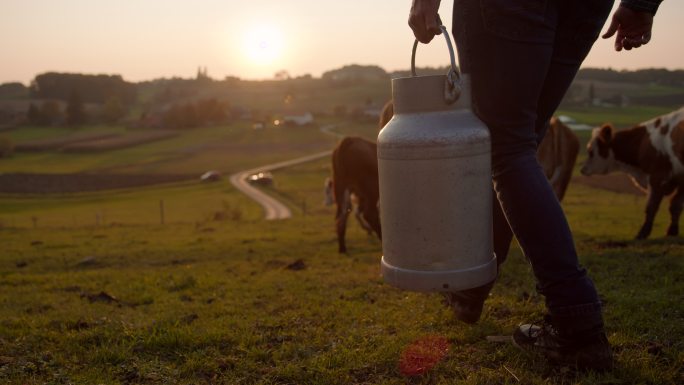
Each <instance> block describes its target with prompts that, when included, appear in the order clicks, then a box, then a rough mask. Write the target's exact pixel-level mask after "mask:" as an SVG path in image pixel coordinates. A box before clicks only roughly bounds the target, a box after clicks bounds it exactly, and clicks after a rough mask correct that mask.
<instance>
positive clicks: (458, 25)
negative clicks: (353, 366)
mask: <svg viewBox="0 0 684 385" xmlns="http://www.w3.org/2000/svg"><path fill="white" fill-rule="evenodd" d="M612 5H613V0H455V2H454V18H453V21H454V25H453V33H454V37H455V40H456V45H457V48H458V54H459V61H460V64H461V70H462V72H464V73H467V74H470V76H471V79H472V87H473V88H472V94H473V105H474V110H475V113H476V114H477V115H478V116H479V117H480V119H481V120H482V121H483V122H484V123H485V124H486V125H487V127H488V128H489V130H490V134H491V139H492V179H493V182H494V183H493V186H494V191H495V197H496V198H497V202H494V251H495V252H496V253H497V257H498V260H499V263H501V262H503V261H504V260H505V258H506V254H507V253H508V247H509V245H510V241H511V238H512V233H514V234H515V236H516V238H517V239H518V242H519V244H520V246H521V248H522V250H523V252H524V254H525V256H526V257H527V259H528V260H529V262H530V264H531V265H532V269H533V271H534V275H535V277H536V280H537V290H538V292H539V293H541V294H542V295H544V297H545V300H546V305H547V308H548V311H549V314H550V315H551V317H552V318H555V319H556V320H557V322H558V323H563V322H564V320H567V322H566V323H567V328H573V327H575V326H573V325H578V324H586V325H585V326H587V327H591V326H592V325H593V326H596V325H598V324H601V323H602V321H601V304H600V300H599V298H598V294H597V292H596V289H595V287H594V284H593V282H592V281H591V280H590V279H589V277H588V276H587V273H586V270H585V269H584V268H583V267H581V266H580V264H579V261H578V258H577V252H576V250H575V246H574V241H573V238H572V234H571V231H570V227H569V226H568V223H567V220H566V218H565V214H564V213H563V210H562V208H561V206H560V204H559V202H558V200H557V198H556V196H555V194H554V192H553V189H552V188H551V186H550V184H549V182H548V180H547V179H546V177H545V176H544V173H543V171H542V168H541V166H540V165H539V163H538V161H537V158H536V150H537V146H538V144H539V143H540V142H541V140H542V139H543V137H544V135H545V133H546V130H547V128H548V122H549V119H550V118H551V116H552V115H553V113H554V111H555V110H556V108H558V105H559V104H560V102H561V99H562V98H563V95H564V94H565V92H566V91H567V89H568V87H569V86H570V84H571V83H572V80H573V78H574V77H575V74H576V73H577V70H578V69H579V67H580V65H581V63H582V61H583V60H584V58H585V57H586V55H587V54H588V53H589V50H590V49H591V46H592V45H593V43H594V42H595V40H596V39H597V37H598V34H599V33H600V30H601V28H602V26H603V24H604V22H605V20H606V18H607V17H608V14H609V12H610V10H611V8H612ZM509 226H510V227H509ZM511 230H512V233H511ZM491 287H492V284H490V285H486V286H483V287H481V288H477V289H473V290H470V291H466V293H468V292H469V293H470V294H471V295H473V296H475V297H478V296H479V297H480V298H481V299H482V300H484V298H486V295H487V294H488V293H489V290H490V289H491ZM578 321H581V322H578ZM584 321H586V322H584Z"/></svg>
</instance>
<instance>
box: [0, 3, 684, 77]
mask: <svg viewBox="0 0 684 385" xmlns="http://www.w3.org/2000/svg"><path fill="white" fill-rule="evenodd" d="M410 4H411V0H337V1H330V0H0V52H1V53H2V54H1V58H2V59H1V60H0V82H8V81H21V82H23V83H28V82H29V81H30V80H31V79H32V78H33V77H34V76H35V75H36V74H38V73H42V72H46V71H60V72H83V73H109V74H121V75H123V76H124V78H125V79H127V80H131V81H139V80H146V79H153V78H159V77H171V76H181V77H190V76H194V75H195V73H196V71H197V67H199V66H202V67H207V68H208V71H209V75H210V76H212V77H214V78H219V79H221V78H223V77H224V76H226V75H233V76H238V77H241V78H271V77H273V74H274V73H275V72H276V71H279V70H287V71H288V72H289V73H290V74H291V75H293V76H298V75H302V74H306V73H309V74H312V75H314V76H319V75H320V74H321V73H322V72H323V71H326V70H329V69H334V68H338V67H340V66H342V65H345V64H352V63H357V64H377V65H380V66H382V67H383V68H385V69H387V70H394V69H406V68H408V67H409V64H410V49H411V44H412V43H413V35H412V33H411V30H410V29H409V28H408V26H407V19H408V10H409V8H410ZM451 7H452V1H449V0H443V1H442V8H441V12H440V14H441V15H442V19H443V20H444V22H445V23H450V22H451ZM682 20H684V1H682V0H666V1H664V2H663V4H662V5H661V7H660V11H659V13H658V15H657V16H656V22H655V27H654V31H653V41H652V42H651V43H650V44H649V45H647V46H645V47H642V48H640V49H638V50H634V51H631V52H621V53H616V52H614V51H613V49H612V41H611V42H608V41H599V42H598V43H597V44H596V45H595V46H594V49H593V51H592V53H591V54H590V56H589V57H588V58H587V60H586V61H585V66H590V67H612V68H615V69H635V68H643V67H666V68H670V69H676V68H684V49H682V48H683V47H684V44H682V42H681V36H683V35H684V33H683V32H684V31H682V27H681V23H682ZM447 25H448V24H447ZM604 30H605V27H604ZM447 62H448V55H447V52H446V47H445V43H444V41H443V40H442V39H438V40H435V42H434V43H432V44H430V45H429V46H428V47H421V48H420V51H419V55H418V65H420V66H424V65H431V66H437V65H445V64H447Z"/></svg>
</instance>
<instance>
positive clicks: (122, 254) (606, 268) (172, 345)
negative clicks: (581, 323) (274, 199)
mask: <svg viewBox="0 0 684 385" xmlns="http://www.w3.org/2000/svg"><path fill="white" fill-rule="evenodd" d="M371 128H372V127H371V126H368V129H369V130H370V129H371ZM349 129H350V130H363V129H362V128H361V127H354V126H350V128H349ZM328 164H329V160H327V159H321V160H319V161H315V162H311V163H307V164H302V165H300V166H296V167H292V168H288V169H283V170H280V171H276V172H275V173H274V179H275V183H274V186H273V187H271V188H269V189H268V190H270V191H271V192H272V193H273V194H276V195H278V196H279V197H281V198H282V199H284V200H285V201H286V202H287V203H288V204H289V205H290V206H291V207H292V208H293V209H294V210H293V212H294V215H295V216H294V217H293V218H291V219H288V220H284V221H275V222H267V221H263V220H262V219H261V215H260V214H261V211H260V208H259V207H258V206H257V205H256V204H254V203H251V202H249V201H248V200H247V199H246V198H244V197H242V196H241V195H240V194H238V193H237V192H236V191H235V190H234V189H233V188H232V187H230V185H229V184H228V182H227V181H225V180H224V181H222V182H218V183H215V184H200V183H194V182H193V183H185V184H178V185H169V186H159V187H151V188H145V189H140V190H134V191H122V192H105V193H97V194H79V195H70V196H43V197H1V198H0V202H2V205H1V206H0V218H1V219H2V223H3V226H2V227H1V228H0V240H1V243H2V245H3V248H2V251H3V252H2V253H1V254H0V288H1V290H0V303H2V306H0V383H3V384H4V383H7V384H43V383H49V384H483V385H484V384H519V383H521V384H596V385H598V384H653V385H656V384H657V385H660V384H673V385H674V384H681V383H682V382H683V381H684V343H683V341H684V339H683V338H682V337H683V336H684V322H682V321H684V307H683V306H682V304H681V298H682V297H683V296H684V262H683V260H684V241H682V238H663V237H662V236H663V234H664V232H665V228H666V225H667V219H666V215H667V213H666V207H663V208H661V212H660V213H659V216H658V217H657V219H656V226H655V228H654V232H653V239H652V240H649V241H643V242H636V241H632V236H633V235H634V234H635V233H636V231H637V230H638V227H639V225H640V223H641V220H642V212H643V205H644V198H643V197H636V196H632V195H626V194H617V193H611V192H606V191H603V190H597V189H592V188H588V187H585V186H583V185H580V184H571V185H570V187H569V190H568V193H567V195H566V199H565V201H564V207H565V209H566V212H567V214H568V219H569V221H570V224H571V226H572V228H573V230H574V233H575V236H576V244H577V247H578V251H579V254H580V258H581V262H582V263H583V264H584V265H585V266H586V267H587V268H588V269H589V271H590V273H591V276H592V277H593V279H594V281H595V282H596V284H597V286H598V288H599V291H600V293H601V296H602V299H603V301H604V303H605V317H606V323H607V332H608V337H609V340H610V342H611V344H612V345H613V347H614V351H615V354H616V368H615V370H614V371H612V372H610V373H605V374H596V373H580V372H575V371H574V370H572V369H571V368H554V367H551V366H548V365H547V364H546V363H545V362H544V360H543V359H540V358H539V357H535V356H530V355H528V354H525V353H523V352H520V351H519V350H517V349H516V348H515V347H514V346H512V345H511V344H509V343H496V342H489V341H487V338H486V337H487V336H500V335H509V334H510V333H511V331H512V330H513V328H514V327H515V326H516V325H517V324H518V323H520V322H524V321H529V320H538V319H541V318H542V315H543V311H544V306H543V299H542V298H541V297H540V296H539V295H537V294H536V293H535V290H534V282H533V278H532V274H531V270H530V268H529V266H528V264H527V263H526V262H525V260H524V258H523V256H522V254H521V253H520V251H519V250H518V249H517V247H514V248H513V250H512V252H511V255H510V256H509V260H508V261H507V262H506V264H505V265H504V269H503V272H502V275H501V277H500V279H499V282H498V284H497V286H496V287H495V289H494V291H493V293H492V295H491V297H490V298H489V300H488V301H487V304H486V308H485V312H484V315H483V319H482V320H481V322H479V323H478V324H477V325H474V326H469V325H466V324H463V323H460V322H458V321H456V320H455V319H454V318H453V316H452V315H451V314H450V313H449V311H448V309H446V308H445V307H444V306H443V305H442V304H441V302H440V297H439V296H438V295H435V294H420V293H409V292H403V291H400V290H397V289H394V288H392V287H390V286H388V285H386V284H384V283H383V282H382V279H381V277H380V269H379V258H380V255H381V246H380V242H379V241H378V240H377V239H374V238H372V237H369V236H368V235H366V234H365V232H363V231H362V230H361V229H360V227H359V226H358V224H357V223H356V222H355V220H354V219H353V218H350V221H349V225H348V228H349V231H348V247H349V250H350V252H349V254H348V255H340V254H338V253H337V252H336V250H337V246H336V238H335V234H334V223H333V215H334V209H333V208H332V207H324V206H323V204H322V200H323V195H322V190H323V180H324V178H325V177H326V176H328V175H329V166H328ZM160 199H164V202H165V208H166V213H167V218H166V221H165V223H164V224H161V223H160V220H159V219H160V218H159V200H160ZM98 211H99V212H102V213H104V214H103V217H101V218H100V221H101V222H100V223H99V225H98V224H96V223H95V221H96V215H97V213H98ZM33 216H36V217H39V219H38V221H37V226H36V227H35V228H33V224H32V221H31V217H33ZM74 217H77V218H82V219H77V220H76V221H74V220H73V218H74ZM435 336H438V337H441V338H445V339H446V340H447V341H448V342H449V344H450V348H449V351H448V354H447V355H446V357H445V358H444V360H442V361H441V362H440V363H439V364H437V365H436V366H435V367H434V368H433V369H432V370H430V371H428V372H427V373H425V374H423V375H421V376H416V377H406V376H404V375H402V373H401V370H400V362H401V361H402V357H403V356H405V353H404V352H405V351H406V349H407V347H408V346H409V345H411V344H412V343H414V342H415V341H420V340H424V339H426V338H430V337H435Z"/></svg>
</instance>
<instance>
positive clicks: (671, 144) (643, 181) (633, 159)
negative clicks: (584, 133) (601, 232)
mask: <svg viewBox="0 0 684 385" xmlns="http://www.w3.org/2000/svg"><path fill="white" fill-rule="evenodd" d="M587 152H588V158H587V161H586V162H585V164H584V165H583V166H582V170H581V172H582V174H584V175H593V174H607V173H609V172H613V171H622V172H625V173H627V174H629V175H630V176H631V177H632V180H633V181H634V183H635V184H636V185H637V186H638V187H640V188H641V189H643V190H646V191H647V193H648V203H647V204H646V219H645V220H644V224H643V225H642V226H641V229H640V230H639V233H638V234H637V236H636V238H637V239H645V238H647V237H648V236H649V235H650V234H651V230H652V228H653V219H654V217H655V215H656V212H657V211H658V207H659V206H660V202H661V201H662V200H663V198H664V197H665V196H667V195H669V194H672V193H674V195H673V196H672V198H671V200H670V216H671V222H670V226H669V227H668V229H667V235H670V236H676V235H679V216H680V215H681V213H682V204H683V203H684V107H682V108H680V109H679V110H677V111H674V112H671V113H669V114H666V115H663V116H659V117H657V118H655V119H651V120H649V121H647V122H644V123H641V124H639V125H637V126H636V127H632V128H630V129H626V130H621V131H616V130H615V129H614V128H613V126H611V125H610V124H605V125H603V126H602V127H600V128H596V129H594V131H593V133H592V137H591V140H590V141H589V144H587Z"/></svg>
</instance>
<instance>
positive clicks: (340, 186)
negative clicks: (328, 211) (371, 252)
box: [332, 137, 382, 253]
mask: <svg viewBox="0 0 684 385" xmlns="http://www.w3.org/2000/svg"><path fill="white" fill-rule="evenodd" d="M332 166H333V167H332V168H333V177H332V180H333V183H332V191H333V196H334V199H335V203H336V204H337V210H336V212H335V226H336V229H337V243H338V251H339V252H340V253H346V252H347V246H346V243H345V233H346V229H347V217H348V216H349V212H350V211H351V209H352V208H351V194H353V195H354V196H356V197H357V199H358V207H359V211H360V212H361V217H362V218H363V220H364V221H365V223H366V224H368V226H369V227H370V228H371V229H372V230H373V232H375V233H376V234H377V235H378V237H381V236H382V235H381V231H380V213H379V212H378V199H379V194H380V192H379V187H378V159H377V146H376V144H375V143H373V142H371V141H368V140H366V139H363V138H359V137H345V138H343V139H342V141H340V143H339V144H338V145H337V147H335V150H334V151H333V154H332Z"/></svg>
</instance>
